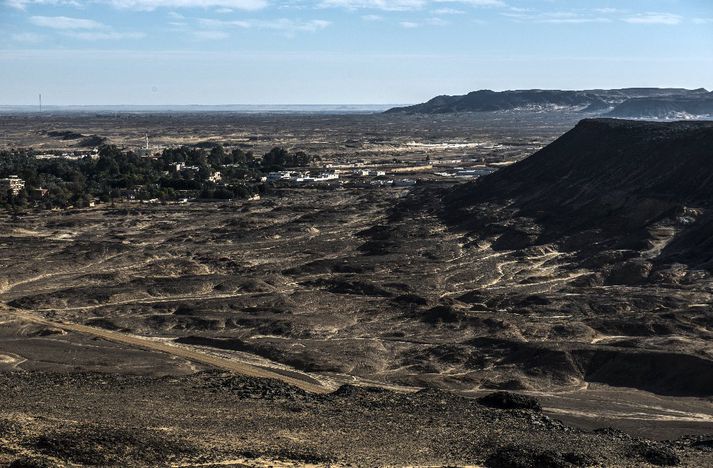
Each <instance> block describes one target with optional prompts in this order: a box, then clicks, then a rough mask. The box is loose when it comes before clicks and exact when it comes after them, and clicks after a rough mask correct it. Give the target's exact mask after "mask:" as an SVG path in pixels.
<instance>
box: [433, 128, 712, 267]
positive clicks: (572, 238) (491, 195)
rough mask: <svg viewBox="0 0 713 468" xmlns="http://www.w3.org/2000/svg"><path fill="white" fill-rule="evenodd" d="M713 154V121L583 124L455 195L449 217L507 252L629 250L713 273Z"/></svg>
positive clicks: (457, 191)
mask: <svg viewBox="0 0 713 468" xmlns="http://www.w3.org/2000/svg"><path fill="white" fill-rule="evenodd" d="M712 148H713V123H707V122H672V123H660V122H659V123H654V122H635V121H624V120H614V119H587V120H582V121H581V122H580V123H579V124H578V125H577V126H576V127H575V128H574V129H573V130H571V131H569V132H568V133H566V134H565V135H563V136H562V137H560V138H559V139H558V140H556V141H555V142H553V143H552V144H550V145H549V146H547V147H545V148H544V149H542V150H540V151H538V152H537V153H535V154H533V155H532V156H530V157H528V158H526V159H525V160H523V161H521V162H519V163H517V164H514V165H512V166H510V167H508V168H506V169H503V170H501V171H499V172H497V173H494V174H492V175H490V176H488V177H485V178H483V179H481V180H479V181H477V182H475V183H473V184H468V185H466V186H463V187H461V188H459V189H457V190H456V191H455V192H453V193H451V194H450V195H449V196H448V197H447V201H446V206H447V209H446V212H445V216H446V218H448V219H449V220H450V222H452V223H456V224H458V225H459V226H461V227H463V228H466V229H468V230H470V231H477V232H479V233H481V234H483V235H488V236H494V237H495V238H496V240H495V243H494V245H495V246H496V247H497V246H499V247H501V248H503V249H511V248H522V247H527V246H531V245H539V244H546V243H552V242H554V243H557V244H558V245H560V246H561V247H563V248H565V249H567V250H570V251H580V252H582V254H583V256H584V257H586V256H588V255H591V254H592V253H594V252H602V251H607V250H608V251H617V252H622V251H630V252H634V253H630V254H628V255H635V256H640V255H644V253H646V255H645V256H647V257H651V260H653V261H655V262H658V263H661V262H667V263H670V262H674V261H675V262H682V263H686V264H689V265H690V266H696V267H701V268H704V269H708V270H710V269H713V241H711V240H710V239H711V238H713V216H712V215H711V210H710V209H711V208H713V151H712ZM464 220H465V221H464ZM617 255H619V254H617ZM617 255H614V256H613V257H612V258H618V257H617Z"/></svg>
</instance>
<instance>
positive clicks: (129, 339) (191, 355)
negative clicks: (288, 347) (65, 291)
mask: <svg viewBox="0 0 713 468" xmlns="http://www.w3.org/2000/svg"><path fill="white" fill-rule="evenodd" d="M6 313H7V314H8V315H11V316H14V317H16V318H18V319H21V320H25V321H28V322H33V323H38V324H42V325H46V326H51V327H56V328H61V329H62V330H66V331H71V332H75V333H82V334H85V335H92V336H96V337H98V338H102V339H105V340H108V341H112V342H115V343H121V344H125V345H129V346H134V347H138V348H142V349H147V350H151V351H157V352H161V353H167V354H171V355H173V356H177V357H181V358H183V359H187V360H189V361H193V362H197V363H201V364H205V365H207V366H210V367H215V368H217V369H224V370H227V371H230V372H235V373H238V374H241V375H246V376H248V377H259V378H266V379H276V380H281V381H283V382H285V383H287V384H290V385H294V386H295V387H298V388H301V389H302V390H305V391H307V392H311V393H329V392H330V391H332V390H334V389H333V388H330V387H328V386H325V385H324V384H322V383H321V382H320V381H318V380H317V379H315V378H312V377H309V376H307V375H305V376H304V379H300V378H297V377H294V372H293V373H291V374H292V375H284V374H281V373H279V372H276V371H272V370H269V369H265V368H263V367H258V366H254V365H251V364H247V363H244V362H240V361H235V360H232V359H226V358H222V357H220V356H215V355H212V354H207V353H202V352H200V351H197V350H194V349H187V348H183V347H180V346H175V345H171V344H167V343H161V342H157V341H153V340H150V339H146V338H142V337H140V336H135V335H127V334H124V333H120V332H116V331H111V330H105V329H102V328H95V327H89V326H86V325H80V324H75V323H64V322H55V321H52V320H47V319H44V318H40V317H37V316H35V315H33V314H31V313H28V312H23V311H21V310H17V309H15V310H7V311H6Z"/></svg>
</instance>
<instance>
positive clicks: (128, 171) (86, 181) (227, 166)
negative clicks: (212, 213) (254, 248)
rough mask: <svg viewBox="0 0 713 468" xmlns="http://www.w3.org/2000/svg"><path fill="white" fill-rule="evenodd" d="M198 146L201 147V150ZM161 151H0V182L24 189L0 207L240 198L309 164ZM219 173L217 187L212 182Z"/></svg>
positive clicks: (284, 154) (217, 149)
mask: <svg viewBox="0 0 713 468" xmlns="http://www.w3.org/2000/svg"><path fill="white" fill-rule="evenodd" d="M200 146H202V147H200ZM200 146H196V147H188V146H182V147H178V148H168V149H165V150H164V151H163V152H162V154H161V155H160V156H159V157H156V158H147V157H141V156H138V155H136V154H135V153H133V152H131V151H122V150H121V149H119V148H118V147H116V146H115V145H104V146H102V147H100V148H99V152H98V156H96V157H90V156H86V157H84V158H82V159H78V160H71V159H66V158H51V159H44V158H37V157H36V156H35V154H34V152H33V151H32V150H23V149H16V150H4V151H0V177H8V176H10V175H17V176H19V177H20V178H21V179H23V180H24V181H25V187H24V188H23V189H22V190H21V191H20V192H19V193H17V194H12V193H11V192H3V193H0V205H2V206H4V207H6V208H11V209H13V210H17V209H18V208H23V207H26V206H34V207H37V208H46V209H49V208H67V207H70V206H74V207H80V208H81V207H86V206H89V204H90V203H91V202H92V201H93V200H95V199H96V200H99V201H101V202H105V203H107V202H112V201H113V200H117V199H123V198H132V199H137V200H160V201H169V200H177V199H180V198H184V197H188V196H191V197H198V198H204V199H232V198H245V197H248V196H250V195H252V194H255V193H258V192H260V191H262V190H264V187H263V185H262V184H261V183H260V180H261V179H260V178H261V177H262V175H263V174H264V173H266V172H269V171H273V170H281V169H284V168H286V167H306V166H308V165H310V164H312V163H313V162H314V158H313V157H312V156H310V155H307V154H306V153H304V152H301V151H300V152H296V153H291V152H289V151H287V150H285V149H284V148H273V149H272V150H271V151H269V152H268V153H266V154H264V155H263V156H262V157H256V156H255V155H253V153H252V152H246V151H244V150H242V149H241V148H235V149H232V150H230V151H226V150H225V148H224V147H223V146H221V145H219V144H207V145H200ZM217 171H220V174H221V178H220V181H217V180H215V177H212V176H213V175H214V174H215V173H216V172H217Z"/></svg>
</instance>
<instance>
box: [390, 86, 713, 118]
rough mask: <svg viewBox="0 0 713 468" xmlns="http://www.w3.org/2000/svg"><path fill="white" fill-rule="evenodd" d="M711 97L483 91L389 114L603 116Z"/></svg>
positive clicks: (695, 93)
mask: <svg viewBox="0 0 713 468" xmlns="http://www.w3.org/2000/svg"><path fill="white" fill-rule="evenodd" d="M708 97H710V93H708V91H706V90H705V89H695V90H688V89H681V88H624V89H609V90H606V89H593V90H584V91H562V90H541V89H531V90H515V91H491V90H480V91H473V92H471V93H468V94H466V95H462V96H438V97H435V98H433V99H431V100H430V101H428V102H425V103H423V104H416V105H414V106H407V107H395V108H393V109H389V110H388V111H386V112H387V113H404V114H444V113H456V112H488V111H514V110H530V111H551V110H577V111H584V112H593V113H603V112H606V111H609V110H612V109H614V108H616V107H617V106H619V105H620V104H622V103H625V102H627V101H628V100H631V99H657V98H661V99H676V98H688V99H691V100H697V99H699V98H708Z"/></svg>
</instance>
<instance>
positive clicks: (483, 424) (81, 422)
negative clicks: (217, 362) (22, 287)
mask: <svg viewBox="0 0 713 468" xmlns="http://www.w3.org/2000/svg"><path fill="white" fill-rule="evenodd" d="M0 405H2V408H3V412H2V415H0V463H5V464H8V465H7V466H12V467H55V466H67V465H73V464H80V465H91V466H108V465H110V466H169V465H172V466H198V465H201V466H218V465H220V466H262V465H270V464H271V465H273V466H287V465H290V464H292V465H305V464H310V465H320V466H321V465H332V466H341V465H353V466H384V465H400V466H402V465H437V466H446V465H448V466H454V465H483V466H488V467H493V468H506V467H507V468H511V467H518V468H519V467H523V468H525V467H533V468H534V467H538V468H541V467H545V468H547V467H558V468H559V467H562V468H565V467H575V466H650V465H653V466H674V465H680V466H697V467H700V466H710V465H711V464H712V463H713V440H712V439H708V438H701V437H698V438H684V439H681V440H677V441H671V442H654V441H650V440H645V439H640V438H635V437H631V436H629V435H627V434H625V433H623V432H621V431H618V430H614V429H607V428H600V429H598V430H595V431H583V430H579V429H575V428H572V427H569V426H566V425H564V424H562V423H561V422H559V421H557V420H555V419H552V418H550V417H547V416H545V415H543V414H542V413H541V411H540V407H539V404H538V403H537V401H536V400H534V399H531V398H527V397H520V396H516V395H512V394H509V393H495V394H491V395H489V396H486V397H483V398H481V399H479V400H476V399H472V398H463V397H459V396H456V395H454V394H452V393H448V392H443V391H438V390H423V391H419V392H415V393H396V392H392V391H388V390H384V389H381V388H359V387H354V386H350V385H343V386H342V387H340V388H339V389H338V390H337V391H335V392H333V393H330V394H326V395H315V394H309V393H306V392H303V391H301V390H298V389H296V388H294V387H290V386H288V385H286V384H283V383H279V382H276V381H273V380H262V379H252V378H246V377H240V376H236V375H230V374H225V373H220V372H215V371H207V372H200V373H197V374H192V375H188V376H182V377H179V376H173V377H163V378H157V377H147V376H144V377H141V376H119V375H106V374H97V373H74V374H57V373H43V372H35V373H20V372H8V373H3V374H0Z"/></svg>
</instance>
